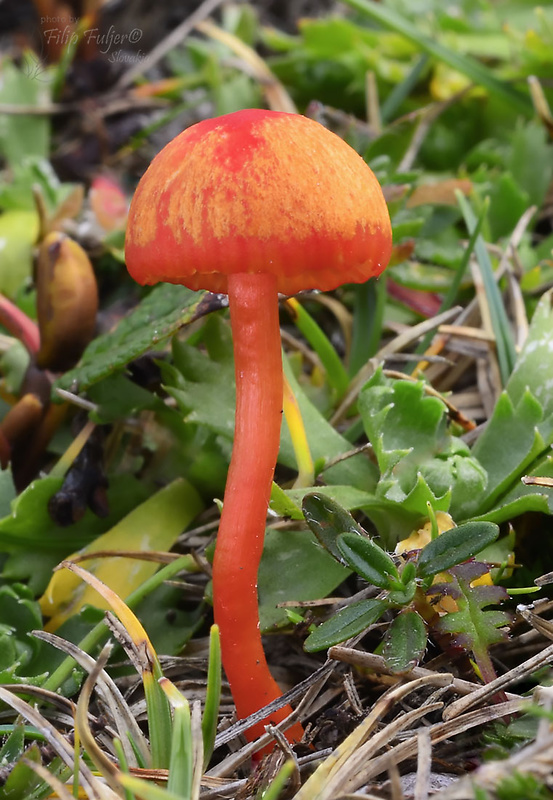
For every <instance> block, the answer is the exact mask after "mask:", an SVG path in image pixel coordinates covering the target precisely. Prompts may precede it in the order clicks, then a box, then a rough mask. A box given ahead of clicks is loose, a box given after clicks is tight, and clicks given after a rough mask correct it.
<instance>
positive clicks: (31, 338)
mask: <svg viewBox="0 0 553 800" xmlns="http://www.w3.org/2000/svg"><path fill="white" fill-rule="evenodd" d="M0 325H3V326H4V327H5V328H6V329H7V330H8V331H9V332H10V333H11V334H12V335H13V336H15V337H16V338H17V339H19V340H20V341H21V342H22V343H23V344H24V345H25V347H26V348H27V350H28V351H29V353H30V354H31V355H32V356H36V354H37V353H38V351H39V350H40V333H39V330H38V325H37V324H36V322H33V320H32V319H31V318H30V317H28V316H27V314H25V312H24V311H21V309H20V308H18V307H17V306H16V305H15V304H14V303H12V301H11V300H8V298H7V297H4V295H3V294H0Z"/></svg>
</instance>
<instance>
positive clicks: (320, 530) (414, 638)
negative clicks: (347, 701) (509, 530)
mask: <svg viewBox="0 0 553 800" xmlns="http://www.w3.org/2000/svg"><path fill="white" fill-rule="evenodd" d="M303 511H304V515H305V519H306V521H307V524H308V525H309V527H310V528H311V530H312V531H313V533H314V534H315V536H316V537H317V539H318V540H319V542H320V543H321V544H322V545H323V547H325V548H326V549H327V550H328V551H329V553H330V554H331V555H332V556H334V558H336V559H337V560H338V561H340V562H341V563H342V564H344V565H345V566H347V567H349V568H350V569H351V570H353V571H354V572H357V574H358V575H360V576H361V577H362V578H364V579H365V580H366V581H367V583H369V584H370V585H372V586H376V587H378V588H379V589H381V590H382V591H381V593H380V594H379V595H378V597H376V598H369V599H366V600H360V601H359V602H357V603H353V604H352V605H350V606H347V607H346V608H344V609H342V610H341V611H339V612H338V613H337V614H336V615H335V616H333V617H332V618H330V619H329V620H327V621H326V622H323V623H322V624H321V625H320V626H319V627H318V628H316V629H315V630H314V631H313V632H312V633H311V634H310V635H309V637H308V638H307V640H306V642H305V649H306V650H307V651H309V652H314V651H317V650H323V649H325V648H327V647H330V646H331V645H334V644H337V643H338V642H342V641H344V640H345V639H348V638H350V637H352V636H356V635H357V634H359V633H362V632H363V631H364V630H365V629H366V628H368V627H369V626H370V625H373V624H374V623H375V622H377V621H378V620H379V619H381V617H382V616H383V615H384V614H385V613H386V612H387V611H396V612H398V613H397V614H396V616H395V618H394V620H393V621H392V623H391V625H390V626H389V628H388V630H387V632H386V635H385V638H384V642H383V650H382V654H383V656H384V658H385V659H386V661H387V663H388V666H389V668H390V669H391V670H392V671H393V672H405V671H408V670H410V669H411V668H412V667H414V666H416V664H417V663H418V662H419V661H420V659H421V658H422V656H423V654H424V651H425V649H426V644H427V638H428V634H429V633H433V634H434V635H437V636H438V637H440V638H442V639H443V634H448V642H449V643H450V644H451V645H453V646H455V647H460V648H462V649H463V650H465V651H466V652H470V653H471V654H472V656H473V658H474V660H475V662H476V664H477V666H478V669H479V672H480V674H481V675H482V677H483V678H484V680H486V681H489V680H492V679H493V678H494V677H495V672H494V669H493V665H492V663H491V660H490V657H489V653H488V650H489V647H490V646H491V645H492V644H494V643H496V642H498V641H500V640H501V639H502V638H503V636H504V634H503V633H502V631H501V630H499V629H500V628H501V627H502V626H505V625H507V623H508V621H509V616H508V614H506V613H505V612H504V611H500V610H489V609H488V608H487V607H488V606H490V605H497V604H499V603H501V602H502V601H503V600H505V599H506V598H507V597H508V595H507V592H506V590H505V589H503V588H502V587H500V586H494V585H493V584H492V583H491V579H490V575H489V567H488V566H487V565H486V564H484V563H481V562H477V561H475V560H474V556H475V555H477V554H478V553H479V552H481V551H482V550H484V548H486V547H487V546H488V545H490V544H492V543H493V542H495V540H496V539H497V537H498V535H499V528H498V526H497V525H495V524H493V523H491V522H467V523H465V524H464V525H459V526H453V522H452V521H451V518H448V516H447V515H445V514H442V515H440V527H442V529H443V530H442V532H441V533H440V532H439V528H438V520H437V518H436V516H435V515H434V514H433V513H432V512H431V515H430V518H431V530H430V531H429V533H430V541H429V542H428V543H427V544H425V545H424V546H422V547H421V545H420V537H413V538H414V539H415V538H416V539H417V540H416V541H414V542H413V544H412V549H411V545H410V544H409V540H407V544H405V543H402V545H403V553H402V554H401V555H397V556H396V557H395V558H394V557H392V556H391V555H390V554H389V553H387V552H386V550H384V549H383V548H382V547H381V546H380V545H379V544H377V542H375V541H374V540H373V539H372V538H371V537H369V536H368V535H367V534H366V533H365V532H364V531H363V529H362V528H361V527H360V526H359V525H358V523H357V522H356V521H355V520H354V519H353V517H352V516H351V514H349V513H348V512H347V511H345V510H344V509H343V508H341V506H339V505H338V504H337V503H336V502H334V501H333V500H330V499H329V498H328V497H326V496H324V495H322V494H317V493H313V494H308V495H306V497H305V498H304V501H303ZM447 526H449V527H448V529H444V528H445V527H447Z"/></svg>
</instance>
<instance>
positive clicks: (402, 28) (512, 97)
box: [344, 0, 533, 116]
mask: <svg viewBox="0 0 553 800" xmlns="http://www.w3.org/2000/svg"><path fill="white" fill-rule="evenodd" d="M344 2H345V4H346V5H348V6H350V7H351V8H354V9H355V10H356V11H359V12H361V14H364V15H366V16H368V17H371V18H372V19H374V20H376V21H377V22H380V24H381V25H384V27H386V28H389V29H390V30H393V31H396V33H400V34H401V35H402V36H405V38H406V39H408V40H409V41H410V42H414V43H415V44H416V45H418V46H419V47H420V48H421V50H423V51H424V52H425V53H428V54H429V55H431V56H433V57H434V58H437V59H438V60H439V61H443V63H444V64H447V65H448V66H449V67H451V68H452V69H455V70H457V71H458V72H461V73H462V74H463V75H466V77H467V78H469V80H471V81H472V82H473V83H475V84H478V85H479V86H484V88H486V89H487V90H488V91H489V92H490V93H491V94H494V95H495V96H496V97H498V98H500V99H501V100H503V101H504V102H506V103H509V105H510V106H511V107H513V108H516V109H517V111H519V112H520V113H522V114H526V115H527V116H530V115H531V114H532V113H533V107H532V102H531V100H530V98H529V97H528V96H527V95H525V94H522V92H519V91H518V89H515V88H514V87H512V86H511V85H510V84H508V83H506V82H505V81H501V80H499V79H498V78H496V77H495V75H494V74H493V73H492V72H491V71H490V70H489V69H488V68H487V67H485V66H484V65H483V64H480V63H479V62H478V61H475V60H474V59H472V58H469V57H468V56H465V55H463V54H461V53H456V52H455V51H453V50H450V49H449V48H447V47H445V46H444V45H443V44H440V42H438V41H436V40H435V39H431V38H430V37H429V36H426V35H425V34H424V33H421V32H420V31H419V30H417V27H416V25H414V24H413V23H412V22H411V21H410V20H406V19H404V18H403V17H402V16H401V14H398V13H397V11H394V9H393V8H388V7H387V6H386V5H384V3H375V2H370V0H344Z"/></svg>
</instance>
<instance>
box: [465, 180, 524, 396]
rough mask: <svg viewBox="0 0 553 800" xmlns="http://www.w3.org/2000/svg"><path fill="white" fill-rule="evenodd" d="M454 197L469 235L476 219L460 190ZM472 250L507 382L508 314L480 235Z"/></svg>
mask: <svg viewBox="0 0 553 800" xmlns="http://www.w3.org/2000/svg"><path fill="white" fill-rule="evenodd" d="M457 200H458V202H459V206H460V208H461V211H462V213H463V217H464V220H465V224H466V226H467V229H468V231H469V234H471V235H472V233H473V231H474V230H475V229H476V227H477V225H478V220H477V219H476V216H475V214H474V211H473V210H472V208H471V206H470V203H469V202H468V200H467V199H466V197H464V195H462V194H461V193H460V192H458V193H457ZM474 253H475V255H476V259H477V261H478V265H479V267H480V272H481V274H482V281H483V282H484V288H485V290H486V297H487V300H488V305H489V309H490V319H491V323H492V328H493V332H494V336H495V342H496V348H497V360H498V362H499V371H500V373H501V380H502V382H503V385H505V384H506V383H507V380H508V379H509V375H510V374H511V372H512V371H513V369H514V366H515V362H516V349H515V343H514V340H513V334H512V332H511V327H510V324H509V318H508V317H507V312H506V311H505V306H504V305H503V299H502V297H501V292H500V291H499V288H498V286H497V283H496V280H495V276H494V272H493V267H492V263H491V261H490V257H489V255H488V251H487V250H486V246H485V244H484V239H483V238H482V236H477V238H476V242H475V245H474Z"/></svg>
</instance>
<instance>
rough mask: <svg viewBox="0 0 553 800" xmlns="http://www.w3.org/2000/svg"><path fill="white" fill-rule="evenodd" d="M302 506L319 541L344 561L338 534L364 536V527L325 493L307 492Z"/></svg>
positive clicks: (337, 558) (308, 522)
mask: <svg viewBox="0 0 553 800" xmlns="http://www.w3.org/2000/svg"><path fill="white" fill-rule="evenodd" d="M302 508H303V515H304V517H305V521H306V522H307V524H308V525H309V527H310V528H311V530H312V531H313V533H314V534H315V536H316V537H317V539H318V540H319V542H320V543H321V544H322V546H323V547H324V548H325V549H326V550H328V552H329V553H330V554H331V555H332V556H334V558H335V559H336V561H338V562H340V563H343V558H342V554H341V552H340V548H339V547H338V536H340V535H341V534H342V533H346V532H350V533H355V534H357V535H361V536H362V535H363V529H362V528H361V527H360V526H359V525H358V524H357V522H356V521H355V520H354V519H353V517H352V516H351V514H349V513H348V512H347V511H346V510H345V509H344V508H342V506H341V505H339V504H338V503H337V502H335V501H334V500H332V499H331V498H330V497H327V496H326V495H324V494H318V493H316V492H313V493H312V494H306V495H305V497H304V498H303V504H302Z"/></svg>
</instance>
